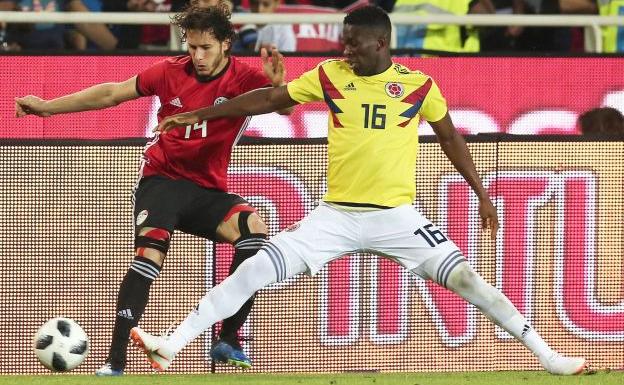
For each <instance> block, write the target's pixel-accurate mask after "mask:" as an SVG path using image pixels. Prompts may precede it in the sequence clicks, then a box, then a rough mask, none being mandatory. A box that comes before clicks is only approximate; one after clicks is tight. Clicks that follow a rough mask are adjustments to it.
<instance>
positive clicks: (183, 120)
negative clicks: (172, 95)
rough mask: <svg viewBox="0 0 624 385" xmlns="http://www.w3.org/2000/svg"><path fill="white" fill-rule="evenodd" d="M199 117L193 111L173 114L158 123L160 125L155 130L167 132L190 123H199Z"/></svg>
mask: <svg viewBox="0 0 624 385" xmlns="http://www.w3.org/2000/svg"><path fill="white" fill-rule="evenodd" d="M198 120H199V119H198V117H197V115H196V114H194V113H192V112H184V113H182V114H177V115H172V116H169V117H167V118H164V119H163V120H161V121H160V123H158V126H156V128H154V132H161V133H163V134H164V133H166V132H168V131H169V130H171V129H172V128H174V127H179V126H186V125H189V124H193V123H197V121H198Z"/></svg>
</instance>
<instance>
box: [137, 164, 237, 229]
mask: <svg viewBox="0 0 624 385" xmlns="http://www.w3.org/2000/svg"><path fill="white" fill-rule="evenodd" d="M239 204H247V205H248V204H249V203H247V201H246V200H244V199H243V198H242V197H240V196H238V195H236V194H230V193H227V192H223V191H220V190H212V189H207V188H204V187H201V186H199V185H196V184H195V183H193V182H191V181H188V180H183V179H180V180H174V179H169V178H166V177H163V176H159V175H154V176H149V177H146V178H142V179H141V181H140V182H139V185H138V187H137V189H136V191H135V192H134V224H135V229H136V231H137V232H138V231H139V230H140V229H141V228H142V227H155V228H159V229H165V230H168V231H170V232H172V233H173V230H180V231H183V232H185V233H188V234H192V235H196V236H199V237H202V238H207V239H211V240H215V233H216V231H217V227H218V226H219V224H220V223H221V222H222V221H223V218H224V217H225V215H226V214H227V213H228V212H229V211H230V209H231V208H232V207H234V206H236V205H239Z"/></svg>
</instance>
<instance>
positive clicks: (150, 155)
mask: <svg viewBox="0 0 624 385" xmlns="http://www.w3.org/2000/svg"><path fill="white" fill-rule="evenodd" d="M270 85H271V82H270V80H269V79H268V78H267V77H266V75H264V73H263V72H262V71H261V70H258V69H255V68H251V67H250V66H248V65H247V64H245V63H242V62H240V61H238V60H237V59H236V58H233V57H230V59H229V63H228V65H227V67H226V68H225V69H224V70H223V71H222V72H221V73H219V74H218V75H216V76H214V77H212V78H211V79H210V80H207V81H201V80H200V79H198V78H197V77H196V75H195V71H194V68H193V61H192V60H191V58H190V57H189V56H188V55H185V56H176V57H172V58H169V59H165V60H163V61H161V62H158V63H156V64H154V65H153V66H151V67H149V68H147V69H146V70H144V71H143V72H141V73H140V74H138V75H137V91H138V92H139V94H141V95H143V96H149V95H156V96H158V98H159V99H160V105H161V107H160V109H159V110H158V121H159V122H160V121H161V120H162V119H163V118H166V117H167V116H170V115H175V114H179V113H182V112H187V111H193V110H197V109H199V108H203V107H207V106H212V105H215V104H219V103H222V102H224V101H225V100H228V99H231V98H233V97H236V96H238V95H241V94H243V93H245V92H247V91H251V90H254V89H257V88H262V87H267V86H270ZM248 120H249V118H248V117H237V118H222V119H216V120H211V121H208V122H207V121H203V122H199V123H196V124H194V125H189V126H186V127H176V128H174V129H172V130H171V131H169V132H167V133H166V134H164V135H156V137H155V138H154V139H153V140H152V141H150V142H149V143H148V144H147V146H146V147H145V151H144V153H143V161H142V164H141V170H140V173H141V176H150V175H162V176H166V177H169V178H172V179H186V180H190V181H192V182H194V183H196V184H198V185H200V186H203V187H207V188H214V189H218V190H222V191H227V175H226V174H227V169H228V165H229V163H230V156H231V152H232V146H234V144H235V143H236V141H237V140H238V138H239V137H240V135H242V133H243V131H244V130H245V127H246V126H247V121H248Z"/></svg>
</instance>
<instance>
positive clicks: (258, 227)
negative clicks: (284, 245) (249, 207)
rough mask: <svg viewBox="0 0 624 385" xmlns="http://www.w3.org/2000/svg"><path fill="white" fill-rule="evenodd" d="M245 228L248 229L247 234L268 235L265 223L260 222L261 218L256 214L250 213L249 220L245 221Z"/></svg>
mask: <svg viewBox="0 0 624 385" xmlns="http://www.w3.org/2000/svg"><path fill="white" fill-rule="evenodd" d="M247 226H248V228H249V232H250V233H252V234H268V233H269V229H268V228H267V225H266V223H264V220H262V217H260V215H258V213H255V212H253V213H251V215H249V218H248V219H247Z"/></svg>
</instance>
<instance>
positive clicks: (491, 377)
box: [0, 371, 624, 385]
mask: <svg viewBox="0 0 624 385" xmlns="http://www.w3.org/2000/svg"><path fill="white" fill-rule="evenodd" d="M26 384H29V385H30V384H37V385H38V384H42V385H78V384H80V385H83V384H84V385H92V384H93V385H99V384H102V385H104V384H106V385H171V384H173V385H290V384H292V385H456V384H457V385H459V384H462V385H463V384H474V385H513V384H525V385H564V384H575V385H576V384H579V385H594V384H595V385H622V384H624V372H615V371H612V372H609V373H608V372H599V373H597V374H594V375H589V376H588V375H585V376H573V377H559V376H552V375H549V374H547V373H545V372H540V371H532V372H456V373H354V374H344V373H340V374H245V373H242V374H203V375H169V374H160V375H156V374H155V375H143V376H139V375H127V376H123V377H116V378H108V377H107V378H98V377H95V376H85V375H53V374H51V375H47V376H0V385H26Z"/></svg>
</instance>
